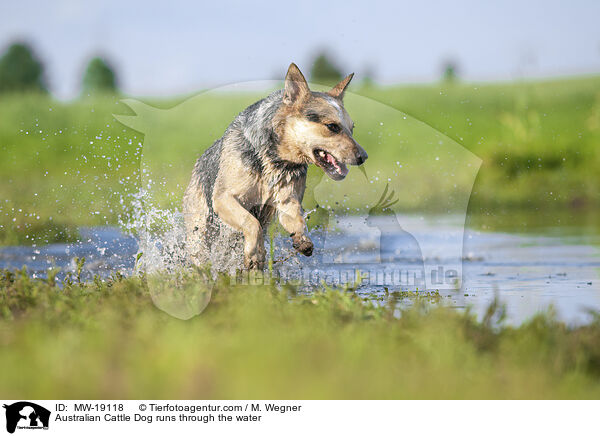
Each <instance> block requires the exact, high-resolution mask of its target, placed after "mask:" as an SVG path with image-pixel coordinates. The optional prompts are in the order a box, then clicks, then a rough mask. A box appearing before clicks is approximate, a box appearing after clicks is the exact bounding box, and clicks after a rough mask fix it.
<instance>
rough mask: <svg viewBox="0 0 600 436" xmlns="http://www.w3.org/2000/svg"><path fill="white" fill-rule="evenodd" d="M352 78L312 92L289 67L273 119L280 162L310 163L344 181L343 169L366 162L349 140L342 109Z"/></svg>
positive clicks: (349, 129)
mask: <svg viewBox="0 0 600 436" xmlns="http://www.w3.org/2000/svg"><path fill="white" fill-rule="evenodd" d="M353 75H354V74H350V75H349V76H348V77H346V78H345V79H344V80H342V81H341V82H340V83H338V84H337V85H335V86H334V87H333V88H332V89H331V90H330V91H328V92H313V91H311V90H310V89H309V88H308V84H307V83H306V79H305V78H304V76H303V75H302V73H301V72H300V70H299V69H298V67H297V66H296V65H295V64H291V65H290V67H289V69H288V72H287V75H286V77H285V88H284V90H283V102H282V105H281V108H280V110H279V112H278V114H277V117H276V124H277V127H276V128H277V132H278V134H279V137H280V141H279V146H278V152H279V155H280V157H281V158H283V159H286V160H289V161H292V162H304V163H309V162H312V163H314V164H315V165H318V166H319V167H321V168H322V169H323V171H325V173H326V174H327V175H328V176H329V177H331V178H332V179H333V180H342V179H343V178H344V177H346V174H348V167H347V166H346V165H361V164H362V163H363V162H364V161H365V160H366V159H367V157H368V156H367V153H366V152H365V150H364V149H363V148H362V147H361V146H360V145H359V144H358V143H357V142H356V141H355V140H354V138H353V137H352V133H353V130H354V123H353V121H352V119H351V118H350V115H348V112H346V110H345V109H344V103H343V98H344V91H345V90H346V87H347V86H348V84H349V83H350V80H352V76H353Z"/></svg>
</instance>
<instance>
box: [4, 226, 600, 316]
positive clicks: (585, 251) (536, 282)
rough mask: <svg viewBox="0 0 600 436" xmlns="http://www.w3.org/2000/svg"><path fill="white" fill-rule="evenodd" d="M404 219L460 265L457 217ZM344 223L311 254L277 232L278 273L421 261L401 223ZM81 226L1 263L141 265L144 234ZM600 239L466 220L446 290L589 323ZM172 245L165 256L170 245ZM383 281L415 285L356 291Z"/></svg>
mask: <svg viewBox="0 0 600 436" xmlns="http://www.w3.org/2000/svg"><path fill="white" fill-rule="evenodd" d="M399 221H401V222H410V223H411V225H410V227H411V229H415V230H413V231H412V234H413V235H414V236H415V237H416V239H417V240H419V242H420V244H421V245H424V244H431V246H432V247H435V251H432V250H431V249H427V250H424V251H426V252H427V253H430V256H434V257H435V260H436V262H438V263H443V264H445V265H453V262H455V260H452V259H444V253H445V252H448V251H451V250H447V249H448V248H449V247H450V246H452V245H455V244H456V243H458V242H460V241H458V240H457V238H458V235H462V226H461V222H460V220H459V219H458V218H457V217H451V216H450V217H445V218H443V219H442V220H440V219H439V217H436V218H435V219H433V218H431V219H430V217H414V216H405V217H402V218H399ZM339 227H340V228H341V229H343V231H339V232H336V233H333V232H330V233H329V234H328V235H327V238H326V239H325V240H324V239H323V238H322V237H319V235H317V234H314V235H312V236H313V239H314V241H315V242H316V245H317V247H320V248H318V249H317V250H316V252H315V255H314V256H313V257H312V258H304V257H302V256H300V255H294V254H293V252H292V250H291V241H290V240H289V238H276V239H275V246H276V249H275V259H276V262H275V265H274V270H275V273H276V274H278V275H280V276H282V277H285V278H287V279H294V278H296V279H297V278H298V277H303V281H304V283H305V285H304V289H306V290H308V291H310V289H311V287H312V286H320V283H321V281H325V282H327V283H330V284H336V283H339V282H343V281H345V280H348V279H350V280H352V279H354V275H355V272H356V270H359V271H361V272H365V271H375V274H377V273H379V272H385V271H387V272H393V271H411V272H412V271H416V272H419V271H421V270H422V264H420V263H419V262H418V261H417V255H415V252H414V251H413V250H412V249H411V248H410V244H409V243H407V241H408V240H407V239H406V238H407V235H406V234H402V232H401V231H400V232H398V231H396V233H394V232H393V231H394V228H392V229H391V230H390V231H386V230H385V222H381V223H379V224H378V226H377V227H378V229H379V231H377V230H373V228H371V230H370V231H365V227H364V226H363V222H361V219H360V218H357V217H347V218H344V219H342V220H341V221H340V226H339ZM382 229H383V230H382ZM171 233H173V234H177V235H176V239H177V241H176V243H174V244H172V246H171V247H168V246H169V243H168V241H161V240H160V239H156V238H155V239H152V240H150V239H145V240H144V242H143V245H144V247H145V248H144V250H142V251H145V254H144V256H143V258H146V263H147V266H150V264H153V265H154V266H155V267H156V266H157V265H158V267H157V269H161V268H164V267H165V265H166V264H167V263H168V262H167V261H166V260H168V261H169V262H171V263H172V262H174V261H175V262H181V259H182V256H181V253H178V254H177V255H175V256H174V255H173V246H174V245H177V244H179V243H180V241H181V233H180V231H178V230H177V231H176V230H173V228H172V229H171ZM80 234H81V242H79V243H76V244H52V245H48V246H43V247H22V246H21V247H5V248H2V249H0V268H10V269H13V268H21V267H22V266H24V265H25V266H27V268H28V270H29V272H30V273H31V274H32V275H34V276H38V277H42V276H44V275H45V272H46V270H47V269H48V268H50V267H53V266H55V267H60V268H61V269H62V272H63V273H65V272H67V271H74V270H75V264H74V261H73V258H74V257H85V258H86V264H85V268H84V274H83V277H84V278H88V279H89V278H91V277H92V276H93V275H94V274H98V275H100V276H102V277H107V276H110V274H111V273H113V272H114V271H115V270H119V271H120V272H121V273H123V274H125V275H129V274H133V273H134V267H135V260H136V254H137V253H138V250H139V249H140V248H139V247H140V243H139V242H138V240H137V239H135V238H133V237H132V236H127V235H125V234H123V233H122V232H121V230H119V229H118V228H115V227H95V228H82V229H80ZM384 234H385V238H386V239H385V241H384V239H383V235H384ZM173 237H174V236H173V235H170V236H169V238H170V239H172V238H173ZM407 247H408V248H407ZM599 247H600V234H598V232H591V233H590V232H585V233H583V234H573V232H570V231H568V228H566V227H565V228H561V227H550V228H543V229H540V230H537V231H534V232H533V233H522V232H520V233H509V232H498V231H496V232H494V231H485V232H484V231H477V230H472V229H467V230H466V231H465V234H464V249H463V254H464V257H463V259H462V260H459V261H458V263H460V264H462V279H463V282H462V288H461V289H460V290H456V289H455V290H442V291H441V292H440V293H441V294H442V295H444V297H445V298H444V299H445V300H446V301H447V302H450V304H451V305H453V306H454V307H456V308H465V307H471V308H472V310H474V311H475V312H476V313H478V314H479V315H482V314H483V313H484V312H485V310H486V308H487V307H488V306H489V304H490V303H491V302H492V301H493V299H494V297H495V296H498V298H499V299H500V301H501V302H502V303H504V304H505V305H506V309H507V316H508V319H507V320H508V322H510V323H513V324H516V323H520V322H522V321H524V320H527V319H529V318H531V317H532V316H533V315H535V314H536V313H537V312H539V311H541V310H546V309H548V307H549V306H551V305H552V306H553V307H554V309H555V310H556V312H557V315H558V317H559V318H560V319H562V320H564V321H566V322H568V323H570V324H581V323H586V322H589V321H590V320H591V319H592V316H591V314H590V311H600V251H599V249H598V248H599ZM167 252H168V259H166V257H165V254H164V253H167ZM161 253H162V254H161ZM431 253H434V254H431ZM283 259H285V260H283ZM426 260H427V259H426ZM159 264H160V265H159ZM455 266H456V267H457V268H459V267H460V265H455ZM386 280H387V281H386ZM386 288H387V290H389V291H393V290H395V289H399V288H402V289H405V288H406V289H408V288H410V286H407V285H406V284H405V283H403V282H402V281H401V280H400V281H398V280H397V279H393V278H392V279H389V278H388V279H386V278H385V277H384V279H383V280H379V281H378V280H376V279H373V278H371V280H369V282H365V283H363V284H361V285H360V286H359V287H358V289H357V292H358V293H360V294H361V295H363V296H366V297H370V298H373V299H375V300H376V299H377V298H378V297H382V296H383V295H384V294H385V292H386ZM420 289H423V288H422V286H421V288H420Z"/></svg>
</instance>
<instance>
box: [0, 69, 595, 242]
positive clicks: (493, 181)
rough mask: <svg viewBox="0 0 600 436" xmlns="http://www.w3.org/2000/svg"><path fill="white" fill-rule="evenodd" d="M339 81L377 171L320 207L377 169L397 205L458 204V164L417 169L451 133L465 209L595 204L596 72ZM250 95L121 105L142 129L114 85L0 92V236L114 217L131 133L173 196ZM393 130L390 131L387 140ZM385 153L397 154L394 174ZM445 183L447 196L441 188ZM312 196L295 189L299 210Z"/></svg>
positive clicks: (130, 159)
mask: <svg viewBox="0 0 600 436" xmlns="http://www.w3.org/2000/svg"><path fill="white" fill-rule="evenodd" d="M351 91H354V92H355V93H356V94H358V95H363V96H366V97H368V98H367V99H365V98H363V99H361V98H359V97H355V96H352V94H350V95H349V96H348V97H347V106H348V109H349V112H350V113H351V115H352V117H353V118H354V120H355V122H356V126H357V127H356V131H355V135H356V137H357V139H358V140H359V142H361V144H362V145H363V146H364V147H365V148H366V149H367V151H368V152H369V155H370V158H369V161H367V164H368V165H367V166H366V168H367V171H369V172H370V176H372V177H375V176H377V177H378V179H379V182H378V183H377V184H375V185H372V186H371V187H370V186H369V185H365V181H364V179H363V178H362V175H360V173H358V172H356V170H352V171H351V173H350V174H351V176H352V175H353V174H354V175H355V176H354V177H350V176H349V178H348V180H346V181H345V182H343V183H340V184H336V185H335V186H334V188H333V189H335V190H336V191H335V196H334V197H335V198H334V201H332V203H331V205H332V206H333V207H336V205H335V204H334V203H335V201H337V200H338V199H339V198H345V197H344V194H347V193H356V192H360V193H361V194H360V195H349V196H348V198H345V199H344V203H343V204H342V205H341V206H343V207H350V208H351V210H355V209H354V208H362V210H364V208H365V207H366V206H367V205H368V204H367V201H371V200H372V201H375V200H376V199H377V198H378V197H379V195H380V193H381V191H382V189H383V186H382V184H383V183H384V182H385V180H386V179H387V178H388V177H392V178H394V180H393V181H392V185H393V186H392V187H393V188H394V189H395V190H396V194H397V195H398V196H399V200H400V202H399V203H398V206H399V207H400V208H401V210H402V211H405V212H407V211H408V212H410V211H418V212H419V213H423V212H426V211H433V212H440V211H441V212H446V211H447V210H449V209H451V208H453V207H455V208H457V209H458V210H460V209H461V208H464V207H466V204H465V200H468V193H469V191H470V181H469V178H468V177H464V176H463V171H462V170H461V165H460V162H458V163H457V166H456V169H457V171H456V172H457V174H456V175H454V176H455V178H450V177H448V175H449V173H451V172H452V170H453V168H452V167H448V166H446V167H444V168H442V170H443V171H440V172H439V173H438V174H433V175H431V174H428V173H427V170H428V166H427V165H428V162H429V161H431V159H432V158H433V156H437V155H436V154H435V153H439V152H440V151H442V152H443V150H444V147H446V146H452V144H454V143H453V142H452V141H456V143H458V144H461V145H462V146H464V147H465V148H466V149H468V150H469V151H471V152H473V153H474V154H475V155H477V156H478V157H480V158H481V159H482V166H481V169H480V171H479V174H478V177H477V180H476V183H475V186H474V188H473V194H472V196H471V198H470V204H469V210H470V212H471V213H472V214H473V215H482V216H484V217H485V216H486V214H489V213H493V214H494V215H497V214H498V213H500V212H503V213H505V214H508V215H510V214H511V211H518V210H523V209H525V210H530V211H531V210H539V211H548V213H549V214H550V215H552V214H553V213H554V211H564V210H571V211H574V212H573V213H574V214H581V213H582V212H581V211H584V210H588V211H589V210H592V211H595V210H598V206H600V195H599V193H600V190H599V189H598V186H599V182H600V172H598V171H597V168H599V167H600V152H599V151H598V144H599V143H600V77H585V78H573V79H562V80H555V81H543V82H542V81H540V82H519V83H502V84H455V85H449V86H443V85H441V84H439V85H438V84H434V85H426V86H397V87H386V88H362V89H360V88H354V89H351ZM262 95H264V93H260V94H259V93H245V94H231V93H228V94H215V93H208V94H202V95H200V96H198V97H194V98H192V99H189V100H181V99H180V100H178V101H175V100H162V101H154V102H153V104H154V105H155V106H157V107H158V108H159V109H150V108H148V107H147V106H144V105H140V104H137V105H136V104H132V106H133V109H134V111H135V113H137V117H134V118H130V119H128V120H127V123H128V124H129V125H132V126H133V127H135V128H137V129H138V130H141V131H143V134H142V133H141V132H140V131H136V130H134V129H132V128H129V127H125V126H124V125H122V124H121V123H119V122H118V121H116V120H115V119H114V117H113V114H125V115H133V114H134V112H132V109H130V108H129V107H128V106H127V105H125V104H123V103H122V102H120V99H119V98H117V97H114V96H105V97H101V96H100V97H94V98H87V99H81V100H76V101H73V102H68V103H61V102H57V101H54V100H53V99H52V98H51V97H49V96H42V95H20V94H19V95H3V96H2V98H1V99H0V154H1V159H0V177H1V180H2V183H1V184H0V244H3V245H7V244H22V243H29V244H45V243H48V242H56V241H66V240H72V239H73V238H75V237H76V232H77V228H78V227H80V226H88V225H105V224H109V225H114V224H117V223H118V221H119V218H120V217H121V218H123V217H127V216H128V215H129V213H130V208H131V198H130V197H129V195H130V194H132V193H135V192H137V191H138V190H139V188H140V185H141V181H140V168H139V166H140V156H141V152H142V147H141V144H143V153H144V161H145V163H147V164H149V167H150V168H151V169H152V170H153V171H155V172H156V173H155V174H154V176H155V177H153V178H154V179H155V181H156V182H157V183H158V184H159V185H158V188H159V189H157V190H156V191H157V193H158V194H157V197H156V201H157V202H158V203H160V204H162V205H164V204H167V205H171V206H172V205H179V203H180V199H181V195H182V194H183V190H184V189H185V186H186V185H187V182H188V178H189V173H190V171H191V167H192V165H193V162H194V160H195V158H196V156H197V155H198V154H199V153H201V152H202V151H203V150H204V149H205V148H206V147H207V146H208V145H210V144H211V143H212V142H213V141H214V139H216V138H218V137H219V136H221V134H222V132H223V130H224V129H225V127H226V126H227V124H228V123H229V122H230V121H231V119H232V118H233V117H234V116H235V115H236V114H237V113H238V112H239V111H240V110H241V109H243V108H244V107H246V106H247V105H248V104H250V103H251V102H253V101H255V100H257V99H258V98H260V97H261V96H262ZM379 102H381V103H379ZM178 103H181V104H178ZM391 107H393V108H395V110H392V109H391ZM169 108H170V109H169ZM397 110H401V111H403V112H404V113H406V114H408V115H409V117H408V120H403V119H402V114H401V113H399V112H397ZM411 117H414V119H413V118H411ZM413 120H418V121H422V122H423V123H425V124H421V123H419V122H416V121H413ZM438 132H441V134H443V135H446V138H447V139H446V138H445V137H443V136H439V135H441V134H439V133H438ZM398 134H400V136H398ZM394 138H400V139H399V140H401V141H402V142H401V143H400V144H401V146H400V147H399V146H398V141H396V140H393V139H394ZM442 140H443V141H444V142H443V144H442V145H441V146H439V147H438V146H437V144H438V141H439V142H442ZM431 144H436V147H437V148H431ZM428 150H429V151H428ZM396 161H401V162H403V163H404V164H405V165H404V168H403V170H402V171H399V170H398V166H397V165H396ZM451 163H452V162H451ZM310 176H311V177H310V186H315V185H316V184H317V183H318V182H319V180H320V178H321V176H322V174H321V172H319V170H318V169H316V168H313V169H311V171H310ZM456 183H458V185H459V188H458V190H459V191H460V192H459V194H458V196H459V197H461V196H462V197H461V198H457V197H456V194H453V193H452V186H453V185H455V184H456ZM365 199H366V200H365ZM346 200H347V201H346ZM314 201H315V200H314V198H313V196H312V194H311V191H310V189H309V190H308V191H307V195H306V199H305V208H306V209H309V208H311V207H312V206H313V204H314ZM594 216H595V214H594ZM479 221H481V220H479ZM484 221H485V219H484ZM482 225H483V226H486V225H487V226H488V227H490V226H493V225H495V223H494V222H490V223H486V222H484V223H483V224H482Z"/></svg>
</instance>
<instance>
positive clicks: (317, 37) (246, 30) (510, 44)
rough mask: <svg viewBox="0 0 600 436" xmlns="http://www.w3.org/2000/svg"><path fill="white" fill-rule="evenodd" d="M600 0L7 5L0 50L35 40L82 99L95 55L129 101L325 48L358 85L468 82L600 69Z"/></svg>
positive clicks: (254, 73)
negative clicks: (368, 74) (366, 75)
mask: <svg viewBox="0 0 600 436" xmlns="http://www.w3.org/2000/svg"><path fill="white" fill-rule="evenodd" d="M598 17H600V2H599V1H577V0H571V1H568V2H566V1H562V2H559V1H553V0H550V1H539V0H532V1H505V2H488V1H472V0H454V1H452V2H432V1H412V2H403V1H381V2H376V1H370V2H367V1H360V2H354V1H332V2H324V1H314V0H304V1H302V2H283V1H277V2H275V1H269V2H254V4H252V2H248V1H246V2H242V1H240V2H236V1H214V2H210V3H205V2H202V1H195V2H194V1H189V2H184V1H170V2H161V3H153V2H150V1H125V0H120V1H116V0H106V1H102V2H100V1H91V2H83V1H77V0H56V1H42V0H40V1H30V0H25V1H24V0H20V1H6V0H5V1H3V2H2V3H1V4H0V50H2V51H3V50H4V49H5V48H6V46H7V45H8V44H9V43H11V42H12V41H14V40H26V41H28V42H30V43H31V44H32V45H33V46H34V48H35V49H36V52H37V53H38V55H39V57H40V58H41V59H43V60H44V61H45V64H46V67H47V78H48V82H49V85H50V88H51V90H52V91H53V92H54V93H55V94H56V95H57V96H59V97H61V98H70V97H73V96H75V95H76V94H77V92H78V90H79V84H80V80H81V75H82V72H83V69H84V66H85V63H86V62H87V60H89V58H90V57H91V56H92V55H95V54H101V55H103V56H105V57H107V58H108V59H109V60H110V61H111V62H112V63H113V64H114V66H115V67H116V69H117V72H118V74H119V79H120V84H121V87H122V89H123V90H124V91H125V92H127V93H130V94H133V95H170V94H178V93H187V92H193V91H195V90H199V89H201V88H203V87H207V86H216V85H220V84H227V83H232V82H238V81H249V80H262V79H272V78H278V77H281V76H283V74H285V70H286V68H287V65H288V64H289V63H290V62H291V61H294V62H296V63H298V65H299V66H300V68H301V69H303V70H308V69H309V68H310V62H311V59H312V57H313V56H314V53H315V51H316V50H318V49H320V48H326V49H328V50H329V51H330V52H331V53H333V54H334V55H335V57H336V58H337V60H338V63H339V65H340V66H341V67H343V69H344V70H345V71H347V72H350V71H354V72H356V73H357V78H360V75H361V72H364V71H365V70H366V69H367V68H371V69H372V70H373V71H374V72H375V78H376V80H377V81H379V82H381V83H393V82H426V81H431V80H436V79H437V78H439V77H440V74H441V68H442V67H441V66H442V64H443V62H444V61H445V60H446V59H453V60H455V61H456V62H457V63H458V65H459V67H460V75H461V76H462V77H463V78H465V79H467V80H476V81H481V80H486V81H487V80H510V79H514V78H522V77H548V76H557V75H572V74H581V73H597V72H600V25H598Z"/></svg>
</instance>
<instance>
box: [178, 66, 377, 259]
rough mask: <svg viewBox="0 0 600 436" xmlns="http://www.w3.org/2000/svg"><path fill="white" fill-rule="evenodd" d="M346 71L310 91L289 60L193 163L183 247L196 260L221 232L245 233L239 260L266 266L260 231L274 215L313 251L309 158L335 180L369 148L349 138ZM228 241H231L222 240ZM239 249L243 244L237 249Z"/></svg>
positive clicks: (299, 247)
mask: <svg viewBox="0 0 600 436" xmlns="http://www.w3.org/2000/svg"><path fill="white" fill-rule="evenodd" d="M353 76H354V74H350V75H349V76H347V77H346V78H345V79H343V80H342V81H341V82H339V83H338V84H337V85H335V86H334V87H333V88H332V89H331V90H329V91H327V92H315V91H311V90H310V89H309V87H308V84H307V82H306V79H305V78H304V76H303V75H302V72H301V71H300V69H299V68H298V67H297V66H296V65H295V64H294V63H292V64H291V65H290V66H289V69H288V71H287V74H286V77H285V84H284V88H283V89H280V90H278V91H275V92H273V93H272V94H270V95H269V96H267V97H266V98H264V99H262V100H260V101H258V102H256V103H254V104H252V105H251V106H249V107H247V108H246V109H245V110H243V111H242V112H241V113H240V114H239V115H238V116H237V117H236V118H235V119H234V120H233V121H232V123H231V124H230V125H229V126H228V127H227V129H226V130H225V133H224V134H223V136H222V137H221V138H220V139H218V140H216V141H215V142H214V144H213V145H212V146H211V147H209V148H208V149H207V150H206V151H205V152H204V153H203V154H202V155H201V156H200V157H199V158H198V160H197V161H196V164H195V166H194V169H193V172H192V177H191V180H190V183H189V185H188V187H187V189H186V191H185V194H184V197H183V214H184V222H185V232H186V247H187V249H188V253H189V255H190V256H191V258H192V261H193V263H195V264H202V263H205V262H207V261H208V262H210V261H211V252H214V251H216V250H215V248H216V247H215V244H216V243H217V242H216V241H219V242H218V244H219V248H221V249H223V248H225V249H226V251H228V253H229V255H233V254H235V253H233V252H231V250H233V251H235V250H236V248H235V246H234V244H230V246H229V247H224V246H223V244H224V243H223V239H222V238H221V237H220V236H222V235H223V234H224V233H229V234H231V235H233V236H237V237H238V240H241V239H239V238H240V237H241V236H243V242H242V243H241V244H243V264H244V267H245V268H247V269H263V268H264V266H265V255H266V253H265V248H264V237H265V231H266V229H267V227H268V225H269V223H270V222H271V220H272V218H273V216H274V215H275V214H277V215H278V217H279V221H280V223H281V225H282V227H283V228H284V229H285V231H286V232H288V233H289V234H290V236H291V238H292V245H293V247H294V249H295V250H296V251H298V252H300V253H302V254H303V255H305V256H310V255H311V254H312V252H313V243H312V241H311V239H310V238H309V236H308V234H307V233H308V232H307V227H306V223H305V221H304V217H303V210H302V198H303V196H304V190H305V187H306V174H307V169H308V165H309V164H315V165H317V166H318V167H320V168H321V169H322V170H323V171H324V172H325V174H327V175H328V176H329V177H330V178H331V179H333V180H342V179H344V177H346V175H347V174H348V167H347V165H361V164H362V163H363V162H365V160H366V159H367V157H368V156H367V153H366V151H365V150H364V149H363V148H362V147H361V146H360V145H359V144H358V143H357V142H356V141H355V140H354V138H353V136H352V135H353V131H354V123H353V121H352V119H351V118H350V116H349V115H348V113H347V112H346V110H345V109H344V105H343V98H344V92H345V91H346V88H347V87H348V84H349V83H350V81H351V80H352V77H353ZM225 244H229V243H228V242H225ZM239 248H240V249H241V247H239Z"/></svg>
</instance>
